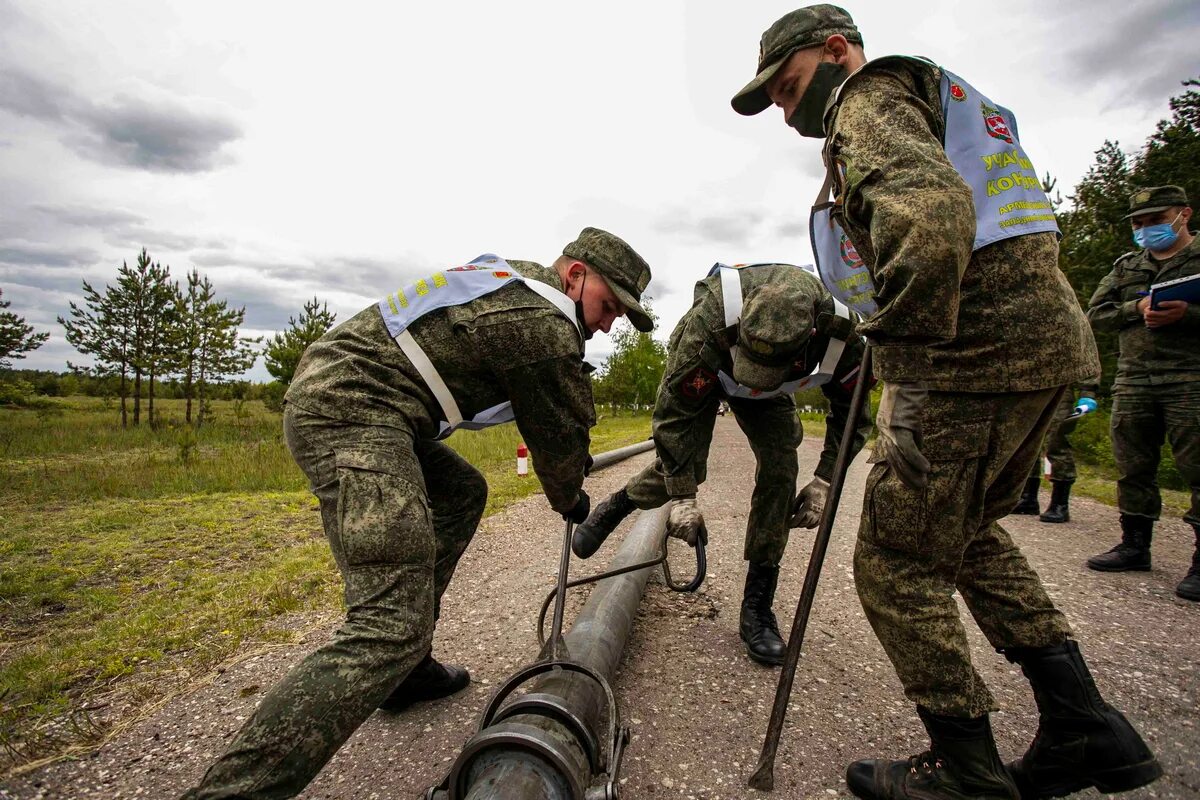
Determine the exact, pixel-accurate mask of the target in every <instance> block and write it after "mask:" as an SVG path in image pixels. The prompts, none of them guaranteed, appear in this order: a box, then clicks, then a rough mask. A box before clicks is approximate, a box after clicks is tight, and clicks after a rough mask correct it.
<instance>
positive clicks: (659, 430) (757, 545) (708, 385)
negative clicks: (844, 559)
mask: <svg viewBox="0 0 1200 800" xmlns="http://www.w3.org/2000/svg"><path fill="white" fill-rule="evenodd" d="M741 280H742V293H743V296H745V297H749V296H750V295H751V293H752V292H754V290H755V289H756V288H757V287H758V286H760V285H766V284H769V283H773V282H779V281H786V282H788V283H790V284H792V285H793V286H794V287H797V288H798V291H797V292H796V293H795V295H794V296H796V297H797V298H801V299H800V302H802V303H803V304H804V306H805V308H804V310H803V311H802V312H801V311H798V310H797V311H791V312H786V313H789V314H791V315H793V316H794V317H805V318H807V319H808V320H812V321H815V323H813V324H815V326H816V328H817V332H816V333H815V334H813V335H811V336H810V337H809V339H808V341H807V343H806V344H805V346H804V349H803V351H802V353H803V356H802V358H801V359H799V360H798V364H797V367H796V372H797V373H798V374H805V375H806V374H808V373H809V372H811V371H812V369H813V367H815V366H816V365H817V364H818V363H819V362H820V358H821V356H822V355H823V354H824V352H825V348H826V346H827V345H828V343H829V338H830V337H829V333H828V331H829V330H830V329H834V328H836V327H838V323H837V322H836V320H837V319H838V318H837V317H835V316H834V314H833V298H832V297H831V296H830V294H829V293H828V292H827V291H826V290H825V288H824V287H823V286H821V282H820V281H819V280H817V279H816V278H815V277H813V276H812V275H810V274H809V273H807V272H804V271H803V270H800V269H797V268H795V267H791V266H778V267H755V268H754V269H748V270H743V271H742V273H741ZM843 325H844V321H843ZM845 327H849V326H845ZM738 335H739V332H738V331H737V330H734V329H726V327H725V314H724V307H723V305H722V303H721V279H720V277H719V276H715V275H714V276H712V277H710V278H705V279H704V280H702V281H699V282H698V283H697V284H696V290H695V297H694V301H693V303H692V307H691V309H689V310H688V312H687V313H685V314H684V315H683V318H682V319H680V321H679V323H678V324H677V325H676V326H675V329H674V331H672V333H671V338H670V340H669V343H668V354H667V364H666V369H665V371H664V373H663V381H662V383H661V384H660V386H659V390H658V398H657V400H656V402H655V405H654V415H653V433H654V444H655V452H656V456H657V458H656V459H655V461H654V463H653V464H651V465H649V466H647V467H646V468H645V469H644V470H643V471H642V472H641V473H639V474H638V475H635V476H634V477H633V478H631V479H630V481H629V482H628V484H627V485H626V487H625V488H626V492H627V493H628V494H629V499H630V500H632V501H633V503H634V505H636V506H637V507H638V508H642V509H647V508H657V507H659V506H662V505H663V504H665V503H667V502H668V501H669V500H670V499H671V498H673V497H684V496H688V495H693V494H695V493H696V489H697V487H698V486H699V485H700V484H701V483H703V482H704V480H705V478H706V477H707V464H708V451H709V446H710V444H711V442H712V433H713V426H714V425H715V423H716V417H717V407H718V405H719V403H720V402H721V401H722V400H725V401H726V402H728V403H729V407H730V410H732V411H733V414H734V417H735V418H736V419H737V422H738V425H739V426H740V427H741V429H742V432H743V433H745V434H746V438H747V439H748V440H749V442H750V448H751V449H752V450H753V451H754V456H755V459H756V460H757V464H758V466H757V470H756V472H755V484H754V492H753V495H752V497H751V501H750V515H749V519H748V520H747V524H746V545H745V557H746V560H748V561H750V562H751V563H755V564H778V563H779V561H780V559H781V558H782V557H783V551H784V549H785V548H786V546H787V540H788V518H789V517H790V516H791V507H792V502H793V500H794V499H795V496H796V477H797V474H798V472H799V466H798V460H797V457H796V448H798V447H799V446H800V442H801V440H802V438H803V436H804V431H803V428H802V427H801V424H800V419H799V418H798V417H797V416H796V404H795V401H794V400H793V399H792V398H791V396H788V395H781V396H778V397H772V398H769V399H765V400H754V399H749V398H726V397H725V393H724V392H723V391H722V390H721V384H720V382H719V381H718V379H717V373H718V372H719V371H722V370H723V371H725V372H726V373H731V372H732V368H733V360H732V358H731V357H730V354H729V349H730V347H731V346H733V345H735V344H736V342H737V339H738ZM862 353H863V345H862V341H861V340H860V339H858V337H856V336H853V335H852V334H851V335H850V338H849V339H848V340H847V342H846V348H845V350H844V351H843V353H842V357H841V359H840V360H839V361H838V365H837V368H836V370H835V372H834V375H835V379H834V380H832V381H830V382H829V383H826V384H825V385H824V386H823V387H821V389H822V392H823V393H824V394H825V396H826V397H827V398H828V399H829V403H830V409H831V413H830V414H829V415H828V416H827V417H826V426H825V446H824V449H823V450H822V453H821V458H820V460H819V462H818V464H817V468H816V470H815V472H816V474H817V475H819V476H821V477H822V478H825V479H826V480H829V479H830V477H831V476H832V474H833V463H834V461H835V460H836V459H837V450H838V447H839V445H840V442H841V437H842V431H843V430H844V428H845V424H846V420H847V419H848V418H849V415H850V393H851V391H852V388H853V385H852V381H853V380H854V379H855V378H856V377H857V373H855V378H851V379H850V380H851V385H850V386H844V385H842V383H841V382H840V381H841V380H843V379H845V378H846V377H847V376H849V375H850V373H852V372H854V370H856V369H857V367H858V365H859V363H860V362H861V361H862ZM870 429H871V421H870V417H869V416H868V414H867V413H866V410H865V409H864V413H863V415H862V417H861V419H860V420H859V424H858V427H857V428H856V430H855V434H854V441H853V442H852V447H853V452H854V453H858V451H859V450H861V449H862V446H863V443H864V442H865V441H866V436H867V434H868V433H869V432H870Z"/></svg>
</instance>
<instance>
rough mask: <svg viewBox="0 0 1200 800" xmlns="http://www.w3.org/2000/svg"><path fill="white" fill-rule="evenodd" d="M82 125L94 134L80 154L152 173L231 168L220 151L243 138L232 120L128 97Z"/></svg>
mask: <svg viewBox="0 0 1200 800" xmlns="http://www.w3.org/2000/svg"><path fill="white" fill-rule="evenodd" d="M81 120H82V121H83V123H84V125H85V128H86V132H87V134H89V135H86V136H84V137H82V138H79V139H77V140H76V141H77V143H78V145H77V146H78V149H79V150H80V151H81V152H83V153H90V154H91V155H92V156H93V157H94V158H95V159H96V160H98V161H103V162H107V163H110V164H116V165H119V166H133V167H139V168H142V169H146V170H150V171H152V172H207V171H208V170H211V169H213V168H215V167H217V166H219V165H220V164H222V163H227V161H228V159H227V157H226V156H225V155H224V154H223V153H222V152H221V149H222V148H223V147H224V146H225V145H226V144H227V143H229V142H232V141H235V140H237V139H239V138H240V137H241V135H242V134H241V130H240V129H239V128H238V127H237V126H236V125H235V124H233V123H232V122H231V121H229V120H227V119H223V118H220V117H217V116H213V115H209V114H204V113H202V112H197V111H192V110H190V109H187V108H185V107H183V106H182V105H174V104H154V103H150V102H147V101H145V100H141V99H138V98H133V97H127V96H122V97H118V98H117V99H116V101H115V102H114V103H113V104H112V105H109V106H107V107H100V106H96V107H93V108H90V109H88V111H87V113H85V114H83V115H81Z"/></svg>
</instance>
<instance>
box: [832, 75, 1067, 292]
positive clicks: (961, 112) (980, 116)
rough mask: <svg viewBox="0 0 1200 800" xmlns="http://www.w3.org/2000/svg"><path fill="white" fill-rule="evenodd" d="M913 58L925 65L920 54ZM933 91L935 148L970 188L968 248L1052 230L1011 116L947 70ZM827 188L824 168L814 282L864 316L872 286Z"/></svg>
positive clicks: (1039, 187) (1045, 202)
mask: <svg viewBox="0 0 1200 800" xmlns="http://www.w3.org/2000/svg"><path fill="white" fill-rule="evenodd" d="M887 58H889V59H892V58H909V57H908V56H887ZM913 60H915V61H920V62H921V63H924V64H930V63H932V62H929V61H926V60H925V59H913ZM861 69H862V68H860V69H859V70H858V71H861ZM858 71H856V73H855V74H857V72H858ZM853 77H854V76H853V75H851V76H850V78H847V79H846V81H845V82H843V83H842V85H841V86H839V87H838V89H837V94H835V95H834V97H833V98H832V99H831V104H832V103H836V102H837V97H838V94H840V92H841V89H842V87H844V86H845V85H846V83H848V82H849V81H850V79H852V78H853ZM940 93H941V100H942V113H943V115H944V117H945V120H946V138H945V140H944V141H943V142H942V146H943V147H944V148H945V151H946V157H947V158H948V159H949V160H950V163H951V165H953V166H954V169H955V170H957V171H958V174H959V175H961V176H962V179H963V180H964V181H966V183H967V185H968V186H969V187H971V195H972V199H973V200H974V203H975V241H974V243H973V245H972V248H971V249H972V251H975V250H978V249H980V248H981V247H986V246H987V245H989V244H993V243H995V242H999V241H1002V240H1004V239H1009V238H1012V237H1014V236H1024V235H1025V234H1028V233H1044V232H1049V231H1053V232H1054V233H1058V232H1059V231H1058V223H1057V222H1056V221H1055V219H1054V209H1053V206H1051V204H1050V199H1049V198H1048V197H1046V193H1045V191H1044V190H1043V189H1042V182H1041V179H1039V178H1038V175H1037V171H1036V170H1035V169H1034V167H1033V162H1032V161H1030V160H1029V157H1028V156H1026V155H1025V151H1024V150H1023V149H1022V148H1021V143H1020V141H1018V139H1017V120H1016V117H1014V116H1013V113H1012V112H1011V111H1009V110H1008V109H1006V108H1004V107H1003V106H1000V105H997V104H996V103H993V102H992V101H991V100H989V99H987V98H986V97H984V96H983V95H982V94H980V93H979V92H978V91H976V90H975V89H974V88H972V87H971V85H970V84H968V83H967V82H966V81H964V80H963V79H962V78H959V77H958V76H957V75H954V74H953V73H951V72H948V71H946V70H942V85H941V92H940ZM827 166H828V169H830V170H832V169H836V168H837V167H836V166H835V165H833V164H829V165H827ZM843 177H844V176H843ZM832 185H833V176H832V173H827V174H826V178H825V183H824V185H823V186H822V187H821V194H820V196H819V197H818V198H817V203H816V205H814V206H813V210H812V215H811V216H810V217H809V235H810V237H811V239H812V248H813V257H814V258H815V259H816V261H817V271H818V272H819V274H820V276H821V282H822V283H824V284H825V287H826V288H827V289H829V291H830V292H831V293H833V296H834V297H837V298H839V299H841V300H842V301H843V302H845V303H846V304H847V305H848V306H850V307H851V308H853V309H854V310H855V311H857V312H859V313H860V314H862V315H863V316H870V315H872V314H874V313H875V311H876V309H877V306H876V303H875V285H874V283H873V282H872V280H871V275H870V273H869V272H868V271H867V269H866V266H865V264H864V263H863V260H862V259H861V258H860V257H859V255H858V251H857V250H856V249H855V247H854V243H853V242H851V241H850V239H849V237H848V236H846V233H845V231H843V230H842V228H841V226H840V225H838V223H837V222H836V221H835V220H834V218H833V215H832V209H833V206H834V204H833V203H832V202H829V191H830V188H831V187H832Z"/></svg>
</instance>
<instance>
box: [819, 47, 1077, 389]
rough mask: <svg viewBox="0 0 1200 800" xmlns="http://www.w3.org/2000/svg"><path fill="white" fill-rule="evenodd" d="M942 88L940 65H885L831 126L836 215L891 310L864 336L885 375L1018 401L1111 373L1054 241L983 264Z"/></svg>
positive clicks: (998, 250)
mask: <svg viewBox="0 0 1200 800" xmlns="http://www.w3.org/2000/svg"><path fill="white" fill-rule="evenodd" d="M940 80H941V70H940V69H938V68H936V67H933V66H928V65H918V64H914V63H913V62H912V61H910V60H906V59H905V60H902V59H896V60H886V59H885V60H882V62H875V63H872V64H871V65H868V66H867V67H865V68H864V69H863V70H861V71H860V72H859V73H857V74H856V75H855V76H854V77H852V78H850V79H849V81H848V82H847V84H846V85H845V86H843V88H842V92H841V94H840V96H839V100H838V104H837V105H836V106H834V107H833V108H832V109H831V110H830V112H829V115H828V116H827V117H826V119H827V126H828V127H827V130H828V137H827V139H826V143H825V153H824V155H825V159H826V165H827V167H828V168H829V169H830V171H831V175H832V176H833V180H834V188H835V192H836V197H835V202H836V206H835V207H834V210H833V213H834V216H835V218H836V219H837V221H838V222H839V223H840V224H841V225H842V227H843V229H845V231H846V233H847V234H848V235H849V237H850V239H851V240H852V241H853V243H854V245H855V247H856V248H857V249H858V254H859V256H861V257H862V258H863V260H864V261H865V262H866V265H867V268H868V269H869V270H870V273H871V277H872V278H873V279H874V282H875V288H876V292H877V294H876V298H875V299H876V301H877V302H878V304H879V311H878V312H877V313H876V314H875V315H873V316H872V317H871V318H870V319H868V320H866V321H865V322H864V323H863V324H862V325H861V326H860V327H859V331H860V332H861V333H862V334H863V335H865V336H866V337H867V339H868V340H869V341H870V342H871V344H872V346H873V353H874V358H875V373H876V375H878V376H879V377H880V378H882V379H884V380H886V381H923V382H925V383H926V384H927V385H928V386H929V387H930V388H932V389H937V390H942V391H966V392H1016V391H1031V390H1035V389H1042V388H1048V387H1052V386H1061V385H1063V384H1067V383H1073V382H1075V381H1080V380H1086V379H1087V378H1089V377H1091V376H1094V375H1096V374H1098V373H1099V371H1100V362H1099V357H1098V355H1097V353H1096V344H1095V340H1094V339H1093V338H1092V333H1091V329H1090V328H1089V327H1088V324H1087V320H1086V319H1085V318H1084V315H1083V312H1082V310H1081V309H1080V308H1079V302H1078V300H1077V299H1076V297H1075V294H1074V292H1073V291H1072V289H1071V286H1070V284H1069V283H1068V282H1067V279H1066V277H1065V276H1064V275H1063V273H1062V272H1061V271H1060V270H1059V269H1058V243H1057V241H1056V239H1055V236H1054V234H1053V233H1037V234H1028V235H1025V236H1018V237H1014V238H1011V239H1005V240H1003V241H1000V242H997V243H995V244H992V245H988V246H986V247H983V248H980V249H979V250H977V251H975V252H974V253H972V251H971V248H972V244H973V241H974V237H975V210H974V202H973V200H972V197H971V190H970V188H969V187H968V186H967V184H966V183H965V182H964V181H963V179H962V178H961V177H960V176H959V174H958V172H957V171H956V170H955V169H954V167H953V166H951V164H950V161H949V159H948V158H947V157H946V153H945V150H944V149H943V147H942V138H943V136H944V135H945V119H944V117H943V115H942V111H941V99H940V97H939V94H938V90H939V82H940ZM1034 321H1036V324H1031V322H1034Z"/></svg>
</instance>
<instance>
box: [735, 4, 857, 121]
mask: <svg viewBox="0 0 1200 800" xmlns="http://www.w3.org/2000/svg"><path fill="white" fill-rule="evenodd" d="M835 33H840V34H841V35H842V36H845V37H846V40H847V41H850V42H854V43H855V44H862V34H861V33H859V32H858V28H857V27H855V25H854V20H852V19H851V18H850V14H849V13H847V11H846V10H845V9H844V8H839V7H838V6H831V5H828V4H825V3H822V4H821V5H816V6H805V7H804V8H800V9H796V10H795V11H792V12H791V13H789V14H784V15H783V16H782V17H781V18H780V19H778V20H777V21H776V22H775V24H774V25H772V26H771V27H769V28H767V30H766V32H765V33H763V35H762V39H761V40H760V41H759V45H758V69H757V70H756V74H755V76H754V80H752V81H750V82H749V83H747V84H746V86H745V88H743V89H742V90H741V91H740V92H738V93H737V94H736V95H734V97H733V101H732V105H733V110H734V111H736V112H737V113H739V114H743V115H745V116H747V117H749V116H753V115H754V114H757V113H759V112H760V111H765V110H766V109H768V108H770V107H771V98H769V97H768V96H767V81H769V80H771V78H773V77H774V76H775V73H776V72H777V71H779V68H780V67H781V66H783V62H785V61H787V58H788V56H790V55H791V54H792V53H794V52H796V51H797V50H803V49H804V48H806V47H815V46H817V45H820V44H825V40H826V39H828V38H829V37H830V36H833V35H834V34H835Z"/></svg>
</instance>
